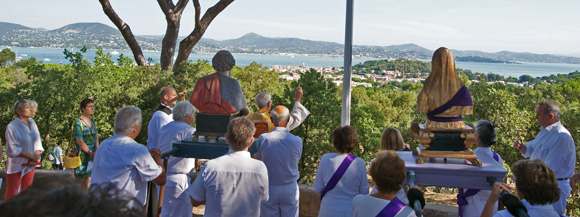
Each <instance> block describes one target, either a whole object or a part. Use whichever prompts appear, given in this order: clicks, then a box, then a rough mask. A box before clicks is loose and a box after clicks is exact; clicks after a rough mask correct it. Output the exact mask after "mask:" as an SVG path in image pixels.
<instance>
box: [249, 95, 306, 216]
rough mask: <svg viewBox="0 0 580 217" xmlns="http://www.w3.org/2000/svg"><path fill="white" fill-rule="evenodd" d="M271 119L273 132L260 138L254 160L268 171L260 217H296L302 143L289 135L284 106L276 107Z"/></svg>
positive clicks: (286, 111) (286, 110) (298, 138)
mask: <svg viewBox="0 0 580 217" xmlns="http://www.w3.org/2000/svg"><path fill="white" fill-rule="evenodd" d="M270 117H271V118H272V123H274V126H275V128H274V130H273V131H272V132H270V133H264V134H262V135H260V140H259V141H260V146H259V147H260V149H259V150H258V152H256V154H255V155H254V157H255V158H256V159H258V160H262V161H263V162H264V164H266V168H267V169H268V180H269V181H270V182H269V186H270V189H269V192H270V195H269V199H268V201H264V202H262V205H261V206H260V212H261V213H262V216H295V217H298V201H299V197H300V191H299V189H298V183H297V182H296V181H297V180H298V178H300V173H299V172H298V161H300V157H301V156H302V139H301V138H300V137H298V136H295V135H292V134H290V132H289V131H288V128H286V126H287V125H288V121H289V112H288V108H286V107H285V106H276V107H275V108H274V109H273V110H272V112H271V115H270Z"/></svg>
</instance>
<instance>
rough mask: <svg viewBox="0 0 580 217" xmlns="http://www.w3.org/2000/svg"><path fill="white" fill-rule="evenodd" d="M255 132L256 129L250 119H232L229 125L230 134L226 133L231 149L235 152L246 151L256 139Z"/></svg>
mask: <svg viewBox="0 0 580 217" xmlns="http://www.w3.org/2000/svg"><path fill="white" fill-rule="evenodd" d="M255 132H256V127H255V126H254V122H252V121H250V119H248V118H246V117H237V118H234V119H232V120H231V121H230V123H229V124H228V132H227V133H226V136H227V137H226V138H227V139H228V144H229V145H230V148H231V149H232V150H234V151H241V150H244V149H245V148H246V147H248V145H249V144H250V142H251V141H252V138H254V133H255Z"/></svg>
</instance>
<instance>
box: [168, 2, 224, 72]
mask: <svg viewBox="0 0 580 217" xmlns="http://www.w3.org/2000/svg"><path fill="white" fill-rule="evenodd" d="M233 1H234V0H220V1H219V2H217V3H216V4H215V5H214V6H213V7H211V8H209V9H207V11H206V12H205V14H204V15H203V18H201V20H200V19H199V15H200V6H199V0H193V4H194V7H195V28H194V29H193V31H192V32H191V33H190V34H189V35H188V36H187V37H186V38H185V39H183V40H182V41H181V42H180V43H179V53H178V55H177V58H176V59H175V65H174V66H173V72H177V71H178V69H179V65H180V64H181V63H182V62H183V61H187V59H188V58H189V54H190V53H191V51H192V50H193V47H194V46H195V44H197V42H199V40H200V39H201V37H202V36H203V34H204V33H205V30H207V27H208V26H209V24H210V23H211V22H212V21H213V19H214V18H215V17H216V16H217V15H218V14H219V13H220V12H222V11H223V10H224V9H225V8H226V7H227V6H228V5H230V4H231V3H232V2H233Z"/></svg>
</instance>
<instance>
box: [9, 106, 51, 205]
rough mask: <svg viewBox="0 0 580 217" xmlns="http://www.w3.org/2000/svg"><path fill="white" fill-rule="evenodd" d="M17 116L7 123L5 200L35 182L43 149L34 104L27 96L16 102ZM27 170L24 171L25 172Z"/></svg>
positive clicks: (15, 110)
mask: <svg viewBox="0 0 580 217" xmlns="http://www.w3.org/2000/svg"><path fill="white" fill-rule="evenodd" d="M14 113H15V115H16V118H15V119H14V120H12V121H11V122H10V123H9V124H8V126H6V132H5V134H4V136H5V138H6V156H7V160H6V194H5V196H4V200H8V199H10V198H11V197H13V196H15V195H16V194H18V190H19V189H20V190H21V191H23V190H25V189H26V188H28V187H29V186H30V185H32V180H33V179H34V171H35V166H36V162H38V160H39V159H40V154H41V153H42V152H43V151H44V149H43V148H42V144H41V142H40V133H39V132H38V127H37V126H36V122H34V120H32V118H30V117H32V114H33V113H32V105H31V104H30V101H28V100H26V99H21V100H18V101H16V102H15V103H14ZM23 172H24V173H25V174H22V173H23Z"/></svg>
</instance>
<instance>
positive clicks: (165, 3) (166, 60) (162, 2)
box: [157, 0, 189, 71]
mask: <svg viewBox="0 0 580 217" xmlns="http://www.w3.org/2000/svg"><path fill="white" fill-rule="evenodd" d="M157 3H159V7H161V11H163V14H165V20H167V29H166V30H165V37H163V41H162V44H161V69H162V70H165V71H167V70H169V68H171V66H173V57H174V56H175V45H177V37H178V36H179V26H180V22H181V14H182V13H183V10H184V9H185V6H187V3H189V0H179V1H178V2H177V4H176V5H174V4H173V1H172V0H157Z"/></svg>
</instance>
